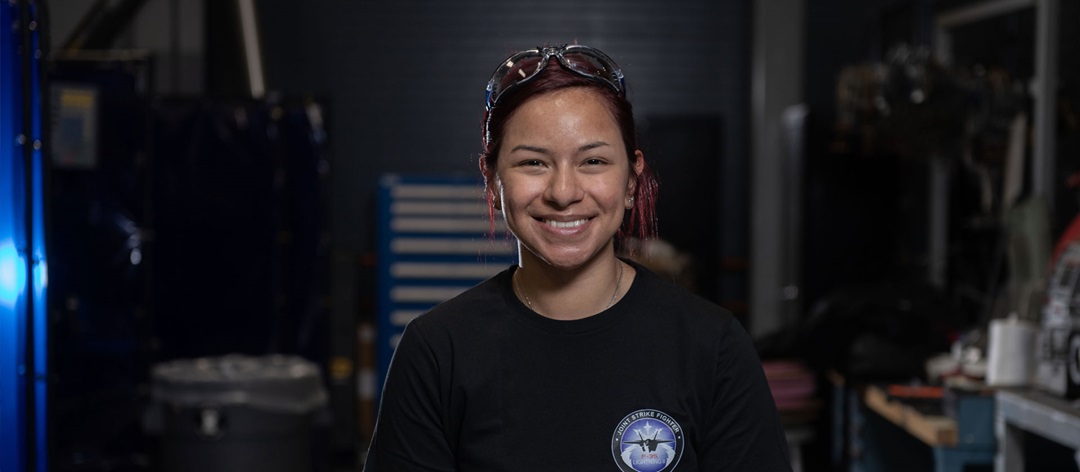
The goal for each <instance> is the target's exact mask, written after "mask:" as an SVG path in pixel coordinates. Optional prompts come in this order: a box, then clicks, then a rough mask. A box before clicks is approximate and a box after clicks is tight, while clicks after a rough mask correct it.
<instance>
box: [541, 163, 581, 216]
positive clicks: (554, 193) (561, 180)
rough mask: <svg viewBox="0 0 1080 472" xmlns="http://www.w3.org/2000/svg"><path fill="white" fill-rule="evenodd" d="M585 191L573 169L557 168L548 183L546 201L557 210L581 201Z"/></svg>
mask: <svg viewBox="0 0 1080 472" xmlns="http://www.w3.org/2000/svg"><path fill="white" fill-rule="evenodd" d="M584 194H585V189H584V188H583V187H582V183H581V181H580V179H579V178H578V175H577V173H576V172H574V170H573V169H566V168H558V169H556V170H555V172H554V173H553V174H552V177H551V180H550V181H549V183H548V189H547V195H546V197H547V200H548V201H550V202H552V203H553V204H554V205H555V206H557V207H559V208H563V207H567V206H570V205H571V204H573V203H574V202H577V201H579V200H581V198H582V196H583V195H584Z"/></svg>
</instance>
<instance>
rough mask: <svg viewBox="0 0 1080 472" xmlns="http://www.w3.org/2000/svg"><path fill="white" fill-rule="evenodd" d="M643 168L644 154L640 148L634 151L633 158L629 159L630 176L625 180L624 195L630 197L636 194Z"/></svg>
mask: <svg viewBox="0 0 1080 472" xmlns="http://www.w3.org/2000/svg"><path fill="white" fill-rule="evenodd" d="M644 170H645V154H644V153H642V152H641V150H640V149H638V150H637V151H634V160H633V161H630V178H629V179H628V180H627V182H626V197H627V198H630V197H633V196H634V195H636V194H637V185H638V179H639V178H640V177H641V172H642V171H644Z"/></svg>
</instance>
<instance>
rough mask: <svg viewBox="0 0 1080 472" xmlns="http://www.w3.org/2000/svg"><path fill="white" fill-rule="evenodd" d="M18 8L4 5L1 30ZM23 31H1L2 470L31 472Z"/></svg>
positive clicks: (0, 12)
mask: <svg viewBox="0 0 1080 472" xmlns="http://www.w3.org/2000/svg"><path fill="white" fill-rule="evenodd" d="M17 14H18V7H17V6H15V5H13V4H11V3H6V4H0V25H11V24H13V21H14V20H15V19H16V18H17ZM18 48H19V31H18V29H12V28H0V470H4V471H9V470H10V471H23V470H26V457H25V452H26V437H25V434H24V432H25V431H26V426H25V424H26V422H25V417H24V416H23V412H24V411H25V408H24V404H25V401H26V398H25V397H26V395H25V393H26V388H25V375H24V374H25V370H20V369H25V365H24V363H23V358H24V355H25V346H26V344H25V338H24V337H23V333H24V325H23V323H24V321H25V319H26V316H25V314H24V313H23V312H22V307H23V305H24V303H23V301H22V299H23V290H24V286H25V283H26V280H25V277H26V270H25V261H23V259H22V254H21V251H20V248H19V247H18V233H19V231H20V228H21V226H22V224H21V223H20V218H19V216H20V215H22V213H23V210H22V204H23V200H22V198H21V196H22V189H23V183H22V182H21V179H20V178H19V169H20V167H21V161H22V159H21V157H22V153H21V152H20V146H19V144H18V142H17V139H16V137H17V136H18V135H19V130H20V129H21V127H22V120H21V116H22V115H21V113H20V111H21V109H22V107H21V100H20V98H21V88H22V87H21V83H20V68H19V60H18Z"/></svg>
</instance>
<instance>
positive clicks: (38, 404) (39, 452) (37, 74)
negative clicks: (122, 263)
mask: <svg viewBox="0 0 1080 472" xmlns="http://www.w3.org/2000/svg"><path fill="white" fill-rule="evenodd" d="M27 3H30V2H25V3H24V5H25V4H27ZM27 8H29V10H30V11H29V12H28V13H29V17H30V18H31V23H30V24H29V25H24V28H27V29H28V30H29V34H30V41H29V43H30V45H31V47H30V50H31V51H33V54H32V55H31V56H30V57H31V60H30V74H29V75H30V83H29V84H28V87H27V88H24V90H27V91H28V92H29V93H28V95H29V98H30V126H29V128H30V136H32V137H33V139H31V140H29V141H28V145H29V146H31V149H32V154H31V164H30V165H29V169H26V171H27V172H30V178H29V180H28V182H30V184H29V185H30V189H28V192H27V195H26V198H27V199H28V200H29V201H30V207H29V208H30V210H29V211H30V219H29V221H28V224H29V226H30V231H29V235H28V237H27V239H28V244H29V248H30V249H29V250H28V251H27V253H28V254H29V256H30V261H31V264H32V265H31V266H30V271H29V274H28V275H29V277H30V280H29V283H28V285H29V288H30V293H28V295H29V296H30V297H31V298H32V299H33V304H32V305H31V306H32V307H33V310H32V311H33V312H32V313H30V315H31V320H32V321H31V324H32V326H33V330H32V333H33V336H32V339H31V342H33V343H34V345H33V357H34V362H33V379H32V381H33V384H34V385H33V398H32V399H29V401H31V402H33V404H34V405H35V407H34V408H33V412H34V418H33V419H31V420H30V421H33V422H34V428H33V431H34V436H35V438H34V439H35V441H34V450H33V451H29V453H30V454H33V455H34V458H35V460H34V464H35V470H36V471H37V472H46V471H48V470H49V468H48V461H47V458H48V441H47V440H48V428H47V424H48V423H47V420H48V416H47V414H48V409H47V407H48V396H47V395H48V388H47V386H48V381H47V375H48V365H49V364H48V347H49V346H48V334H49V331H48V322H47V320H48V316H47V311H46V308H47V307H48V306H47V305H46V303H45V300H46V295H47V289H48V263H47V260H46V251H45V177H44V176H45V147H44V145H43V144H42V143H43V142H44V139H43V137H44V135H45V130H44V123H45V114H44V111H43V109H42V108H43V106H44V103H42V97H43V96H44V92H45V91H44V90H42V87H41V84H42V76H41V70H42V68H41V65H42V63H43V62H44V61H45V51H44V48H43V47H42V44H41V43H42V26H41V24H42V21H41V20H42V10H43V9H42V8H41V2H34V5H33V6H32V7H27Z"/></svg>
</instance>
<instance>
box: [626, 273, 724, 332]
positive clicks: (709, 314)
mask: <svg viewBox="0 0 1080 472" xmlns="http://www.w3.org/2000/svg"><path fill="white" fill-rule="evenodd" d="M634 269H635V270H636V271H637V274H638V275H637V276H638V277H639V280H640V285H641V286H640V290H639V293H638V294H636V296H635V297H634V300H633V302H634V303H635V304H640V303H644V304H645V305H646V306H649V307H650V308H652V309H653V310H654V311H663V312H664V313H665V314H666V316H679V317H686V318H688V319H691V320H699V321H703V322H725V323H726V322H728V321H730V320H733V319H734V316H733V315H732V314H731V312H730V311H728V310H727V309H725V308H723V307H721V306H720V305H717V304H716V303H713V302H712V301H710V300H708V299H706V298H704V297H702V296H701V295H698V294H697V293H694V292H692V291H690V290H689V289H687V288H686V287H684V286H682V285H680V284H678V283H676V282H675V280H673V279H671V278H670V277H664V276H663V275H660V274H657V273H656V272H653V271H651V270H649V269H648V268H646V267H644V266H641V265H639V264H634Z"/></svg>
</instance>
